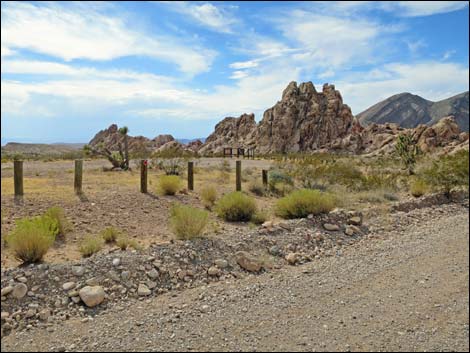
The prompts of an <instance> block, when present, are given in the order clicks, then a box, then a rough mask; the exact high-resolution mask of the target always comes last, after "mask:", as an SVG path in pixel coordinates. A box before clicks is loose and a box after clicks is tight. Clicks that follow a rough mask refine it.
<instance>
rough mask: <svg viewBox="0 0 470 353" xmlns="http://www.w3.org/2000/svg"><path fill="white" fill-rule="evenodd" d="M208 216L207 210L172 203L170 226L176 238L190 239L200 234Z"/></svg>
mask: <svg viewBox="0 0 470 353" xmlns="http://www.w3.org/2000/svg"><path fill="white" fill-rule="evenodd" d="M208 217H209V214H208V213H207V211H204V210H201V209H198V208H194V207H191V206H186V205H174V206H173V207H172V208H171V210H170V226H171V229H172V230H173V233H174V234H175V236H176V238H177V239H192V238H196V237H200V236H202V233H203V232H204V229H205V227H206V225H207V220H208Z"/></svg>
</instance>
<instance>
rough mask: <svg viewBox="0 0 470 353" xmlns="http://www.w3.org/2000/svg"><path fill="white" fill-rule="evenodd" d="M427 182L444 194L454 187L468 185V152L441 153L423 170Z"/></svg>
mask: <svg viewBox="0 0 470 353" xmlns="http://www.w3.org/2000/svg"><path fill="white" fill-rule="evenodd" d="M423 177H424V179H425V180H426V182H427V183H429V184H430V185H431V186H433V187H434V188H435V189H437V190H441V191H443V192H444V193H445V194H446V195H450V192H451V191H452V189H453V188H455V187H459V186H460V187H465V188H467V189H468V185H469V178H468V177H469V152H468V151H465V150H462V151H459V152H457V153H455V154H453V155H443V156H440V157H439V158H437V159H436V160H434V161H433V163H432V166H431V167H429V168H427V169H426V170H424V171H423Z"/></svg>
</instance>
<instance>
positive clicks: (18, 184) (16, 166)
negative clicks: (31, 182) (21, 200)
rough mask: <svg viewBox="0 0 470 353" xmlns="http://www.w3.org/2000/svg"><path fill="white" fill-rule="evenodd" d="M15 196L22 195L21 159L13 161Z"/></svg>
mask: <svg viewBox="0 0 470 353" xmlns="http://www.w3.org/2000/svg"><path fill="white" fill-rule="evenodd" d="M13 179H14V184H15V197H16V196H23V161H13Z"/></svg>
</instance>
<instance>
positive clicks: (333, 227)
mask: <svg viewBox="0 0 470 353" xmlns="http://www.w3.org/2000/svg"><path fill="white" fill-rule="evenodd" d="M323 228H325V229H326V230H328V231H330V232H334V231H337V230H339V226H338V225H337V224H331V223H325V224H323Z"/></svg>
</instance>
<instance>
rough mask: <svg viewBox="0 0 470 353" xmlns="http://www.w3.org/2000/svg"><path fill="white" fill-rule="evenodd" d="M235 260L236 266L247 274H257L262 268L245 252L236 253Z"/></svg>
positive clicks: (256, 260) (258, 262)
mask: <svg viewBox="0 0 470 353" xmlns="http://www.w3.org/2000/svg"><path fill="white" fill-rule="evenodd" d="M235 258H236V261H237V264H238V265H240V267H241V268H243V269H244V270H246V271H248V272H259V271H260V270H261V269H262V267H263V265H262V263H261V262H260V261H259V260H258V259H257V258H255V257H254V256H252V255H250V254H248V253H247V252H245V251H239V252H237V253H236V254H235Z"/></svg>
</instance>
